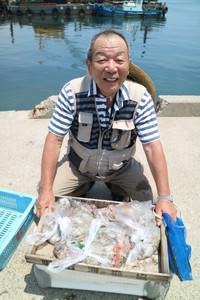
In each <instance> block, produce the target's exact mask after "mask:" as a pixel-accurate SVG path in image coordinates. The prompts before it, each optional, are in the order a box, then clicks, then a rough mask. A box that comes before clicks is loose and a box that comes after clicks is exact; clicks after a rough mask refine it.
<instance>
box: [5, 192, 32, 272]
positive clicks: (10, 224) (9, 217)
mask: <svg viewBox="0 0 200 300" xmlns="http://www.w3.org/2000/svg"><path fill="white" fill-rule="evenodd" d="M35 200H36V199H35V198H33V197H32V196H29V195H21V194H19V193H15V192H12V191H8V190H2V189H0V270H2V269H3V268H4V267H5V265H6V264H7V263H8V261H9V259H10V258H11V256H12V255H13V253H14V251H15V250H16V248H17V246H18V244H19V243H20V241H21V239H22V238H23V236H24V234H25V233H26V231H27V229H28V227H29V225H30V224H31V222H32V221H33V217H34V213H33V207H34V204H35Z"/></svg>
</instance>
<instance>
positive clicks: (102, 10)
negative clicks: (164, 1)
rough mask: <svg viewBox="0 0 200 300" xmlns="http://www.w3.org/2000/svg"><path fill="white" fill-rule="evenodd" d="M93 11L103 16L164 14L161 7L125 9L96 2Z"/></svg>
mask: <svg viewBox="0 0 200 300" xmlns="http://www.w3.org/2000/svg"><path fill="white" fill-rule="evenodd" d="M93 12H94V13H96V14H99V15H103V16H111V15H122V16H149V17H150V16H152V17H153V16H163V11H162V10H161V9H153V8H152V9H149V8H148V9H146V8H144V9H143V10H142V11H124V10H123V8H118V7H114V6H106V5H104V4H99V3H95V4H94V6H93Z"/></svg>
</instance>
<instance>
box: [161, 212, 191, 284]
mask: <svg viewBox="0 0 200 300" xmlns="http://www.w3.org/2000/svg"><path fill="white" fill-rule="evenodd" d="M163 219H164V223H165V227H166V236H167V241H168V256H169V266H170V269H171V271H172V273H174V274H176V275H177V276H178V277H179V279H180V280H181V281H185V280H192V271H191V266H190V262H189V259H190V257H191V246H190V245H187V244H186V228H185V225H184V223H183V221H182V219H181V218H179V217H177V218H176V221H175V222H174V221H173V220H172V218H171V217H170V216H169V215H168V214H167V213H163Z"/></svg>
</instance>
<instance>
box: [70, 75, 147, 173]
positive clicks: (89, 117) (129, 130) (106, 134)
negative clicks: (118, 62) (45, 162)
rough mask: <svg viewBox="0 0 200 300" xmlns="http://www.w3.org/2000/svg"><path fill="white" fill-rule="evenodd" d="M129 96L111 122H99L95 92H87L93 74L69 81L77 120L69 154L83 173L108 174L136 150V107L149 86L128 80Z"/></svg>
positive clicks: (71, 132)
mask: <svg viewBox="0 0 200 300" xmlns="http://www.w3.org/2000/svg"><path fill="white" fill-rule="evenodd" d="M126 83H127V84H128V91H129V96H130V99H129V100H124V101H123V107H122V108H120V109H119V110H118V111H115V112H114V113H113V116H112V120H111V123H110V125H109V126H108V127H107V128H103V127H101V125H100V121H99V116H98V111H97V107H96V100H95V96H94V95H92V96H88V91H89V88H90V84H91V77H90V76H88V75H87V76H84V77H81V78H76V79H74V80H72V81H71V82H70V86H71V89H72V91H73V93H74V95H73V96H74V99H75V112H74V120H73V122H72V125H71V128H70V131H69V142H68V157H69V160H70V161H71V163H72V164H73V165H74V166H75V167H76V168H77V169H78V170H79V171H80V172H82V173H86V174H88V175H91V176H97V177H105V176H109V175H111V174H113V173H114V172H116V171H118V170H120V169H121V168H122V167H123V166H125V165H126V164H127V163H128V162H129V161H130V159H131V157H132V156H133V155H134V154H135V143H136V138H137V133H136V130H135V125H134V117H135V112H136V107H137V105H138V103H139V101H140V99H141V98H142V96H143V95H144V93H145V91H146V89H145V87H143V86H142V85H140V84H138V83H135V82H133V81H129V80H127V81H126Z"/></svg>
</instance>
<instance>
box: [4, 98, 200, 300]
mask: <svg viewBox="0 0 200 300" xmlns="http://www.w3.org/2000/svg"><path fill="white" fill-rule="evenodd" d="M161 98H162V99H164V102H163V106H162V108H161V112H160V113H159V114H158V121H159V126H160V132H161V138H162V143H163V145H164V149H165V154H166V158H167V162H168V169H169V178H170V186H171V190H172V194H173V195H174V199H175V202H176V204H177V206H178V209H179V212H180V213H181V215H182V217H183V219H184V222H185V224H186V227H187V241H188V243H189V244H190V245H191V246H192V258H191V266H192V271H193V278H194V280H193V281H191V282H180V281H179V279H178V278H177V277H176V276H174V277H173V279H172V282H171V286H170V290H169V292H168V294H167V297H166V299H167V300H177V299H180V300H188V299H189V300H190V299H193V300H199V299H200V223H199V220H200V209H199V203H200V202H199V199H200V183H199V178H200V138H199V137H200V96H165V95H162V96H161ZM48 122H49V120H48V119H30V118H29V112H28V111H6V112H4V111H2V112H0V128H1V147H0V166H1V167H0V187H1V188H5V189H9V190H13V191H17V192H19V193H22V194H31V195H34V196H37V193H36V186H37V183H38V180H39V177H40V160H41V153H42V147H43V143H44V138H45V135H46V133H47V125H48ZM136 156H137V158H138V159H139V160H141V161H142V162H143V165H144V167H145V172H146V174H147V176H148V178H149V180H150V182H151V183H152V187H153V190H154V194H155V196H156V193H155V186H154V183H153V180H152V177H151V174H150V171H149V169H148V166H147V163H146V160H145V157H144V154H143V152H142V147H141V145H140V144H139V142H138V148H137V153H136ZM97 190H98V193H97ZM90 193H91V196H92V195H96V194H98V197H99V198H106V197H109V193H108V191H107V190H106V188H105V189H104V188H103V186H102V185H101V184H100V185H96V186H95V187H94V188H93V190H92V191H91V192H90ZM30 230H31V228H30ZM28 247H29V246H28V245H27V244H26V243H25V241H24V240H23V241H22V242H21V244H20V245H19V247H18V248H17V250H16V252H15V254H14V255H13V257H12V258H11V260H10V262H9V263H8V265H7V266H6V267H5V268H4V269H3V270H2V271H1V272H0V299H1V300H9V299H20V300H41V299H44V300H47V299H48V300H53V299H54V300H57V299H63V300H64V299H65V300H72V299H74V300H99V299H102V298H104V299H106V300H114V299H119V300H133V299H136V298H134V297H133V296H129V295H116V294H106V293H97V292H84V291H78V290H66V289H55V288H47V289H42V288H40V287H39V286H38V284H37V282H36V280H35V277H34V274H33V266H32V264H29V263H26V261H25V258H24V255H25V253H26V252H27V250H28Z"/></svg>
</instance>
